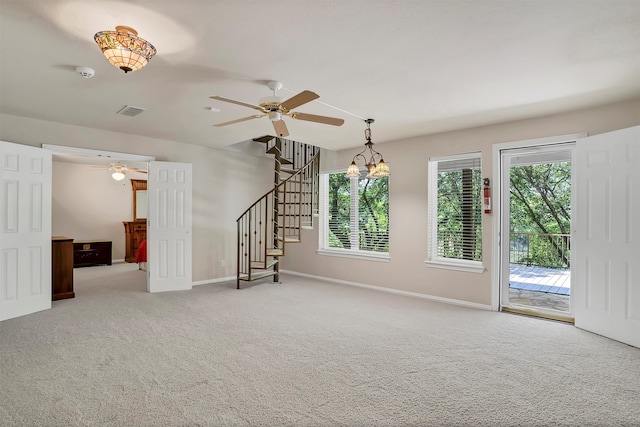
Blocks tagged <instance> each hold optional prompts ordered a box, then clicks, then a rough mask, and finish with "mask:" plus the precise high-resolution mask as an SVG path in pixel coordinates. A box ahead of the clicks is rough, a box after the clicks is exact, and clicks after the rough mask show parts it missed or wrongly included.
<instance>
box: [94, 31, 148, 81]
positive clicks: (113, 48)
mask: <svg viewBox="0 0 640 427" xmlns="http://www.w3.org/2000/svg"><path fill="white" fill-rule="evenodd" d="M93 39H94V40H95V41H96V43H97V44H98V46H100V49H101V50H102V53H103V54H104V56H105V57H106V58H107V60H108V61H109V62H110V63H111V64H112V65H113V66H114V67H117V68H120V69H121V70H122V71H124V72H125V74H126V73H128V72H129V71H137V70H139V69H141V68H143V67H144V66H145V65H147V63H148V62H149V61H150V60H151V58H153V56H154V55H155V54H156V48H155V47H153V45H152V44H151V43H149V42H148V41H146V40H145V39H142V38H140V37H138V32H137V31H136V30H134V29H133V28H131V27H126V26H124V25H119V26H117V27H116V30H115V31H99V32H97V33H96V34H95V36H93Z"/></svg>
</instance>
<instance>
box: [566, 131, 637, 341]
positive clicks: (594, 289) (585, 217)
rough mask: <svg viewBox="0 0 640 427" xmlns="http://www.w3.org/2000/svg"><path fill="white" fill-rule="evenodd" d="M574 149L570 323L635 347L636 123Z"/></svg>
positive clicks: (578, 144)
mask: <svg viewBox="0 0 640 427" xmlns="http://www.w3.org/2000/svg"><path fill="white" fill-rule="evenodd" d="M576 147H577V149H576V164H575V169H574V170H575V173H576V177H577V182H578V185H577V194H576V211H577V212H576V215H575V217H574V220H575V222H574V226H575V227H576V229H575V231H574V233H575V238H574V239H573V244H572V246H573V250H574V254H573V255H574V257H575V258H574V269H573V271H574V278H575V280H573V279H572V280H573V283H572V287H571V288H572V292H574V300H573V303H574V310H575V311H574V316H575V325H576V326H577V327H579V328H583V329H586V330H588V331H591V332H595V333H597V334H600V335H604V336H606V337H609V338H613V339H615V340H618V341H621V342H624V343H627V344H630V345H633V346H635V347H640V126H636V127H632V128H628V129H622V130H619V131H615V132H610V133H606V134H602V135H596V136H593V137H589V138H585V139H581V140H579V141H578V143H577V145H576Z"/></svg>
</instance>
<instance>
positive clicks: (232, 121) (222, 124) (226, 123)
mask: <svg viewBox="0 0 640 427" xmlns="http://www.w3.org/2000/svg"><path fill="white" fill-rule="evenodd" d="M260 117H264V114H262V115H261V114H256V115H255V116H249V117H243V118H241V119H236V120H231V121H230V122H224V123H218V124H215V125H214V126H218V127H220V126H227V125H232V124H234V123H240V122H246V121H247V120H251V119H259V118H260Z"/></svg>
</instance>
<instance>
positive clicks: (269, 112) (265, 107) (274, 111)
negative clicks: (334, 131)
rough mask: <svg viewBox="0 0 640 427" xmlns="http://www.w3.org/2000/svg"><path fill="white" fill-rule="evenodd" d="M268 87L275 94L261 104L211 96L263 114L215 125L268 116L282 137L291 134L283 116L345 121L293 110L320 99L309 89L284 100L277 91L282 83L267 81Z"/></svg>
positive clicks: (335, 124)
mask: <svg viewBox="0 0 640 427" xmlns="http://www.w3.org/2000/svg"><path fill="white" fill-rule="evenodd" d="M267 87H268V88H269V89H271V90H272V91H273V96H270V97H267V98H263V99H262V100H261V102H260V104H259V105H252V104H247V103H245V102H241V101H236V100H234V99H229V98H223V97H221V96H210V97H209V98H211V99H215V100H217V101H223V102H229V103H231V104H236V105H241V106H243V107H247V108H252V109H254V110H258V111H260V113H261V114H254V115H253V116H248V117H243V118H240V119H235V120H231V121H228V122H223V123H217V124H215V125H214V126H218V127H220V126H228V125H232V124H235V123H240V122H244V121H247V120H251V119H258V118H260V117H265V116H267V117H268V118H269V120H271V123H272V124H273V128H274V130H275V131H276V135H277V136H280V137H285V136H289V130H288V129H287V125H286V124H285V122H284V120H283V119H282V118H283V117H285V116H286V117H290V118H292V119H297V120H305V121H308V122H315V123H323V124H327V125H332V126H342V124H343V123H344V120H343V119H339V118H335V117H325V116H318V115H315V114H306V113H299V112H294V111H292V110H293V109H294V108H297V107H299V106H301V105H303V104H306V103H308V102H311V101H313V100H314V99H318V98H319V97H320V96H319V95H318V94H316V93H314V92H311V91H309V90H305V91H302V92H300V93H299V94H297V95H294V96H292V97H291V98H289V99H287V100H285V101H282V99H281V98H280V97H278V96H277V95H276V92H277V91H278V90H280V89H282V83H280V82H276V81H271V82H268V83H267Z"/></svg>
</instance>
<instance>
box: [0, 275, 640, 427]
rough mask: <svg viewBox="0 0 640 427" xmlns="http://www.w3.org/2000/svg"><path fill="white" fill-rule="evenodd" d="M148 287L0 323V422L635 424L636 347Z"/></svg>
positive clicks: (431, 309) (538, 324)
mask: <svg viewBox="0 0 640 427" xmlns="http://www.w3.org/2000/svg"><path fill="white" fill-rule="evenodd" d="M281 280H282V281H283V283H282V284H272V283H268V282H262V283H260V284H257V285H253V286H250V287H247V288H246V289H242V290H239V291H238V290H236V289H234V287H235V283H225V284H212V285H201V286H197V287H194V289H193V290H192V291H185V292H169V293H161V294H149V293H146V292H145V289H146V285H145V273H144V272H140V271H138V270H136V265H135V264H119V265H118V264H116V265H113V266H98V267H88V268H82V269H76V270H75V289H76V298H75V299H70V300H63V301H57V302H54V303H53V308H52V309H51V310H48V311H44V312H40V313H34V314H31V315H28V316H24V317H21V318H17V319H12V320H7V321H4V322H2V323H0V356H1V359H0V374H1V377H0V378H1V383H0V425H2V426H639V425H640V349H637V348H633V347H630V346H627V345H624V344H621V343H618V342H616V341H613V340H609V339H607V338H604V337H600V336H598V335H594V334H591V333H589V332H585V331H582V330H580V329H577V328H575V327H573V326H572V325H569V324H565V323H559V322H553V321H547V320H539V319H533V318H528V317H523V316H517V315H512V314H506V313H494V312H488V311H482V310H474V309H468V308H463V307H457V306H452V305H446V304H441V303H436V302H431V301H426V300H422V299H417V298H410V297H403V296H398V295H392V294H387V293H383V292H376V291H372V290H367V289H361V288H355V287H349V286H344V285H337V284H332V283H326V282H319V281H315V280H310V279H304V278H300V277H294V276H288V275H282V278H281Z"/></svg>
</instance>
